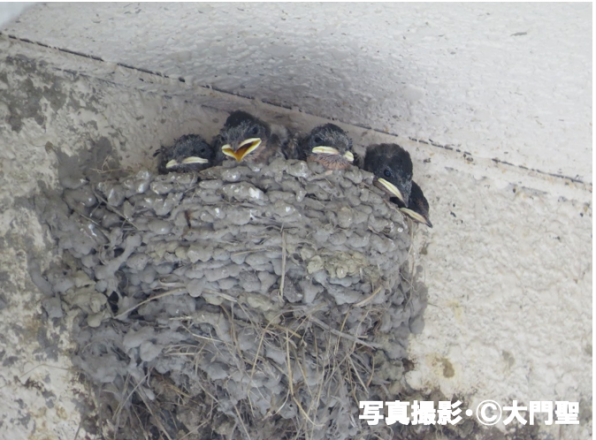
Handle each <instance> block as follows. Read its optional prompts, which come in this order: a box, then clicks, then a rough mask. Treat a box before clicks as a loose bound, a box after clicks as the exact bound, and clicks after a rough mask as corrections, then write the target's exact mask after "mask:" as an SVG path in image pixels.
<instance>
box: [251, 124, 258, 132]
mask: <svg viewBox="0 0 596 440" xmlns="http://www.w3.org/2000/svg"><path fill="white" fill-rule="evenodd" d="M258 132H259V127H257V126H256V125H255V126H254V127H253V128H252V130H250V133H251V134H257V133H258Z"/></svg>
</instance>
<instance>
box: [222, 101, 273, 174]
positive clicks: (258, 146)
mask: <svg viewBox="0 0 596 440" xmlns="http://www.w3.org/2000/svg"><path fill="white" fill-rule="evenodd" d="M280 143H281V141H280V138H279V136H278V135H277V134H274V133H272V132H271V127H270V126H269V124H267V123H266V122H263V121H261V120H260V119H258V118H255V117H254V116H252V115H251V114H249V113H246V112H244V111H240V110H238V111H235V112H232V113H231V114H230V116H229V117H228V119H227V120H226V122H225V123H224V126H223V128H222V129H221V131H220V132H219V134H218V135H217V136H216V137H215V139H214V140H213V146H214V148H215V154H216V157H215V162H216V164H220V163H221V162H222V161H223V160H224V159H226V158H231V159H236V160H237V161H238V162H241V161H244V162H253V163H267V162H268V161H269V159H270V158H271V157H273V156H275V155H277V154H281V153H280Z"/></svg>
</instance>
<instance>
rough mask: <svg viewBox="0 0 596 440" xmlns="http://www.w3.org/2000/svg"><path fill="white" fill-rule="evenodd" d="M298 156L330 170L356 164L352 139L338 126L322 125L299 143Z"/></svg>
mask: <svg viewBox="0 0 596 440" xmlns="http://www.w3.org/2000/svg"><path fill="white" fill-rule="evenodd" d="M297 156H298V157H297V159H300V160H306V161H311V160H312V161H315V162H318V163H320V164H321V165H323V166H324V167H325V168H327V169H330V170H343V169H345V168H348V167H349V166H350V165H352V164H353V163H354V153H352V139H350V137H349V136H348V135H347V133H346V132H345V131H343V130H342V129H341V128H339V127H338V126H337V125H334V124H325V125H321V126H319V127H315V128H314V129H313V130H312V131H311V132H310V134H309V135H308V136H306V137H304V138H302V139H301V140H300V141H299V143H298V148H297Z"/></svg>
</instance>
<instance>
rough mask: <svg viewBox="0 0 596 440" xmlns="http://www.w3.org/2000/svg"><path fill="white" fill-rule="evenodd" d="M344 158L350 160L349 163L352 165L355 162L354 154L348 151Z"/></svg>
mask: <svg viewBox="0 0 596 440" xmlns="http://www.w3.org/2000/svg"><path fill="white" fill-rule="evenodd" d="M344 157H345V158H346V159H347V160H348V162H350V163H353V162H354V155H353V154H352V152H351V151H346V152H345V153H344Z"/></svg>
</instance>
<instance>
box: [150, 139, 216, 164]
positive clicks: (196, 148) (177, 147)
mask: <svg viewBox="0 0 596 440" xmlns="http://www.w3.org/2000/svg"><path fill="white" fill-rule="evenodd" d="M158 154H160V155H161V157H160V160H159V164H158V165H157V171H158V172H159V174H168V173H171V172H177V173H188V172H191V171H201V170H203V169H205V168H209V167H210V166H213V157H214V152H213V148H212V147H211V145H209V144H208V143H207V142H205V140H204V139H203V138H202V137H201V136H198V135H196V134H187V135H184V136H182V137H180V138H179V139H178V140H177V141H176V143H175V144H174V145H173V146H171V147H161V148H160V149H159V150H157V151H156V152H155V154H154V156H157V155H158Z"/></svg>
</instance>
